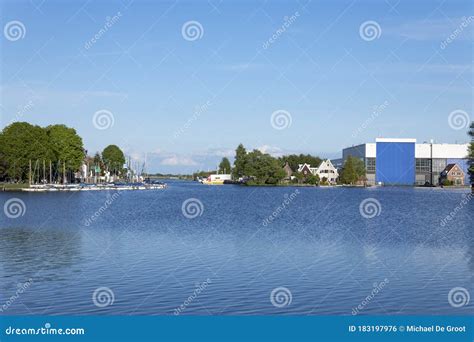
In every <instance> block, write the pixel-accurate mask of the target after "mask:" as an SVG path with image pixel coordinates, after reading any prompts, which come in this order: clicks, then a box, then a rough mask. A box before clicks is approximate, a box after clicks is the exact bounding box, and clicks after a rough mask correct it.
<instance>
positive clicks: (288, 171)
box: [283, 162, 293, 179]
mask: <svg viewBox="0 0 474 342" xmlns="http://www.w3.org/2000/svg"><path fill="white" fill-rule="evenodd" d="M283 171H285V178H286V179H291V176H292V175H293V170H292V169H291V167H290V164H288V162H286V163H285V166H283Z"/></svg>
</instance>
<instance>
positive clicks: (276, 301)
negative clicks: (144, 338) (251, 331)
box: [0, 181, 474, 315]
mask: <svg viewBox="0 0 474 342" xmlns="http://www.w3.org/2000/svg"><path fill="white" fill-rule="evenodd" d="M168 185H169V187H168V188H167V189H166V190H162V191H160V190H158V191H125V192H120V193H119V194H115V192H76V193H45V194H41V193H13V192H12V193H0V204H1V206H2V207H4V206H6V205H7V204H6V203H7V200H10V199H12V198H15V200H16V201H17V199H20V200H21V201H22V202H23V203H24V204H25V206H24V207H23V208H19V207H17V209H18V208H19V209H20V212H15V211H14V209H15V208H14V207H13V206H12V203H13V202H12V201H10V202H8V205H10V207H9V210H10V211H6V212H2V211H0V309H1V310H2V311H3V312H0V315H17V314H35V315H41V314H50V315H60V314H67V315H70V314H94V315H96V314H97V315H111V314H119V315H173V314H185V315H186V314H191V315H254V314H264V315H273V314H299V315H351V314H353V313H357V314H362V315H367V314H381V315H385V314H391V315H392V314H396V315H398V314H409V315H411V314H443V315H467V314H472V312H473V308H474V307H473V304H472V301H474V299H473V300H471V301H470V302H469V303H467V296H469V295H470V294H474V292H473V286H472V284H473V270H474V260H473V253H474V243H473V240H474V239H473V228H474V227H473V222H474V200H470V198H469V197H466V195H467V194H468V190H448V189H415V188H369V189H355V188H302V187H299V188H294V187H241V186H232V185H229V186H205V185H201V184H198V183H195V182H180V181H170V182H168ZM365 199H369V200H368V201H365V202H363V201H364V200H365ZM18 203H20V205H22V203H21V202H18ZM361 203H363V205H362V208H363V210H362V211H361V207H360V206H361ZM183 204H184V207H183ZM364 204H366V206H365V205H364ZM183 208H184V210H183ZM456 208H457V209H456ZM0 209H1V208H0ZM371 209H373V211H371ZM21 210H23V211H21ZM361 212H362V214H363V215H362V214H361ZM451 212H453V214H452V215H451V216H450V218H451V220H447V219H446V216H448V215H450V213H451ZM7 213H8V215H9V216H17V215H20V216H19V217H17V218H13V217H8V216H7V215H6V214H7ZM21 214H23V216H21ZM374 215H375V216H374ZM372 216H374V217H372ZM443 219H444V220H443ZM20 289H21V291H19V290H20ZM450 291H451V295H450ZM94 293H95V294H94ZM355 308H357V309H355Z"/></svg>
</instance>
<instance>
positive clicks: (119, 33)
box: [0, 0, 474, 173]
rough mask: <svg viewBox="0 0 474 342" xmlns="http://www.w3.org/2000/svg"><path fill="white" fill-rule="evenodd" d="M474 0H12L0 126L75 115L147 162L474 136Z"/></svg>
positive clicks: (91, 145)
mask: <svg viewBox="0 0 474 342" xmlns="http://www.w3.org/2000/svg"><path fill="white" fill-rule="evenodd" d="M473 9H474V8H473V3H472V1H470V0H466V1H459V0H453V1H427V0H418V1H413V0H385V1H383V0H380V1H379V0H377V1H375V0H372V1H362V0H360V1H354V0H348V1H345V0H344V1H343V0H340V1H329V0H328V1H308V0H298V1H184V0H183V1H150V0H124V1H89V0H81V1H79V0H77V1H76V0H71V1H67V2H64V1H58V0H55V1H50V0H31V1H24V0H15V1H13V0H8V1H5V0H2V1H0V23H1V26H2V27H3V30H2V31H3V35H2V36H1V37H0V64H1V65H0V67H1V74H0V77H1V78H0V79H1V83H0V114H1V115H0V129H2V128H3V127H5V126H7V125H8V124H10V123H12V122H15V121H27V122H30V123H33V124H37V125H41V126H47V125H50V124H66V125H68V126H70V127H73V128H75V129H76V130H77V132H78V134H79V135H81V136H82V138H83V141H84V145H85V148H86V149H87V150H88V152H89V154H94V153H95V152H96V151H101V150H102V149H103V148H104V147H105V146H107V145H109V144H116V145H118V146H120V147H121V148H122V149H123V150H124V151H125V153H126V154H127V155H130V156H131V157H132V158H135V159H139V160H141V161H144V160H145V159H146V161H147V170H148V171H149V172H161V173H189V172H193V171H196V170H198V169H200V170H209V169H214V168H215V166H216V165H217V163H218V162H219V160H220V159H221V158H222V157H224V156H227V157H230V158H232V157H233V155H234V150H235V148H236V147H237V145H238V144H239V143H243V144H244V146H245V147H246V148H247V149H254V148H257V149H260V150H262V151H264V152H267V153H270V154H272V155H275V156H279V155H282V154H287V153H311V154H315V155H319V156H321V157H328V158H337V157H340V156H341V150H342V148H344V147H348V146H351V145H355V144H359V143H364V142H373V141H374V140H375V138H377V137H398V138H416V139H417V140H418V142H423V141H428V140H430V139H434V140H435V141H436V142H444V143H454V142H467V141H468V137H467V135H466V132H467V128H466V126H467V125H468V123H469V121H470V120H473V118H474V115H473V110H472V109H473V96H472V94H473V93H472V91H473V88H472V87H473V67H472V65H473V63H472V57H473V54H472V48H473V41H474V40H473V38H474V36H473V33H474V10H473Z"/></svg>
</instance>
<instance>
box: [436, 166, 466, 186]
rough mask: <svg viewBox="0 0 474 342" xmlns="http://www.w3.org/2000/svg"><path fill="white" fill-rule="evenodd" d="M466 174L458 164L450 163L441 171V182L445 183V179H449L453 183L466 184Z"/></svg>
mask: <svg viewBox="0 0 474 342" xmlns="http://www.w3.org/2000/svg"><path fill="white" fill-rule="evenodd" d="M464 176H465V175H464V171H463V170H462V168H461V167H460V166H459V165H458V164H448V165H446V167H445V169H444V170H443V171H442V172H441V174H440V177H439V182H440V183H441V184H443V181H445V180H448V181H450V182H452V184H453V185H457V186H462V185H464Z"/></svg>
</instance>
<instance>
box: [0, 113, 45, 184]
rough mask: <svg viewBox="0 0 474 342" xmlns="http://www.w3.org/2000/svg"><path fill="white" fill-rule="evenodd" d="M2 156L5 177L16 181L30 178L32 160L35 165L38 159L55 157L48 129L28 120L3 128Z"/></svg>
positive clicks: (0, 152)
mask: <svg viewBox="0 0 474 342" xmlns="http://www.w3.org/2000/svg"><path fill="white" fill-rule="evenodd" d="M0 156H1V158H2V165H3V167H2V168H3V172H4V176H3V178H7V179H9V180H15V181H26V180H28V175H29V165H30V161H31V162H32V164H33V166H35V165H36V164H37V162H38V161H40V162H41V163H42V161H43V160H45V161H49V160H53V159H54V155H53V153H52V150H51V147H50V144H49V138H48V134H47V133H46V131H45V130H44V129H43V128H41V127H40V126H34V125H31V124H29V123H27V122H15V123H12V124H11V125H8V126H7V127H5V128H4V129H3V130H2V132H1V134H0Z"/></svg>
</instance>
